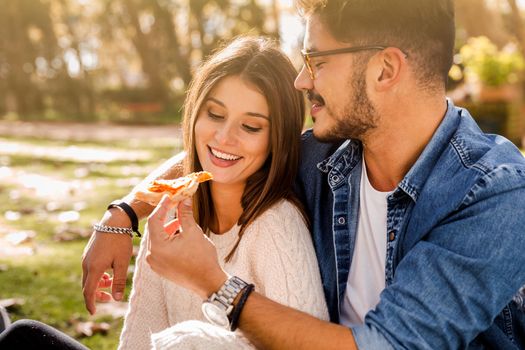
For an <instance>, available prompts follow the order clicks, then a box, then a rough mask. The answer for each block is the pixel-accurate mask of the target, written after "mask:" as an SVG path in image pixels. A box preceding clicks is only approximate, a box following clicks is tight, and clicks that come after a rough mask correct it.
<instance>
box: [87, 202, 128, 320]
mask: <svg viewBox="0 0 525 350" xmlns="http://www.w3.org/2000/svg"><path fill="white" fill-rule="evenodd" d="M102 223H103V224H104V225H108V226H115V227H130V222H129V219H128V217H127V216H126V214H125V213H124V212H122V211H121V210H119V209H117V208H115V209H111V210H110V211H108V212H106V215H105V216H104V218H103V219H102ZM132 253H133V243H132V240H131V238H130V237H129V236H127V235H122V234H114V233H103V232H93V234H92V235H91V238H90V239H89V242H88V243H87V245H86V247H85V248H84V254H83V256H82V291H83V293H84V302H85V304H86V308H87V310H88V311H89V313H90V314H94V313H95V312H96V306H95V301H96V299H97V298H96V296H97V293H99V294H100V292H98V291H97V288H98V287H99V283H100V281H101V279H103V275H104V272H105V271H106V270H109V269H113V279H112V283H111V287H112V290H111V292H112V296H113V298H114V299H115V300H122V297H123V295H124V289H125V287H126V277H127V272H128V265H129V261H130V259H131V255H132ZM98 298H99V299H108V298H100V296H99V297H98Z"/></svg>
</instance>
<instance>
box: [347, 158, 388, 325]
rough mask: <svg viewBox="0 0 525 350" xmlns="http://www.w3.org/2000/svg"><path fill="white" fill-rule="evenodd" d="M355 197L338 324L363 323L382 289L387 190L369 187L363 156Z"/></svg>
mask: <svg viewBox="0 0 525 350" xmlns="http://www.w3.org/2000/svg"><path fill="white" fill-rule="evenodd" d="M359 191H360V198H359V219H358V226H357V237H356V240H355V247H354V255H353V258H352V266H351V267H350V273H349V275H348V282H347V285H346V293H345V296H344V299H343V303H342V308H341V318H340V323H341V324H342V325H345V326H348V327H351V326H356V325H360V324H363V322H364V319H365V315H366V314H367V313H368V311H370V310H372V309H374V308H375V306H376V305H377V304H378V302H379V294H380V293H381V291H382V290H383V289H384V288H385V259H386V240H387V237H386V231H387V226H386V215H387V197H388V195H389V194H390V192H380V191H377V190H376V189H375V188H373V187H372V185H371V184H370V181H369V180H368V175H367V173H366V166H365V162H364V159H363V170H362V172H361V185H360V190H359Z"/></svg>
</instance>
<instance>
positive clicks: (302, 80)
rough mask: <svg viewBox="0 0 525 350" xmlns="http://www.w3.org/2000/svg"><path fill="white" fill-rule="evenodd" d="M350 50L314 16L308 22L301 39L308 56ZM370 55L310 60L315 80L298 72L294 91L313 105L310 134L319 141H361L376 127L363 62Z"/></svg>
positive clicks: (305, 71)
mask: <svg viewBox="0 0 525 350" xmlns="http://www.w3.org/2000/svg"><path fill="white" fill-rule="evenodd" d="M349 46H351V45H350V44H348V43H342V42H339V41H337V40H336V39H334V38H333V37H332V35H331V34H330V33H329V32H328V31H327V30H326V29H325V28H324V26H323V24H322V23H321V21H319V19H318V18H317V17H316V16H312V17H310V18H309V19H308V20H307V22H306V33H305V38H304V50H306V51H307V52H312V51H326V50H333V49H339V48H344V47H349ZM372 53H373V52H372ZM357 55H361V56H360V57H358V56H357ZM363 55H368V56H363ZM369 55H370V52H356V53H345V54H338V55H328V56H321V57H313V58H311V67H312V70H313V72H314V75H315V77H314V79H312V78H311V76H310V74H309V72H308V70H307V69H306V67H303V69H302V70H301V71H300V72H299V75H298V76H297V78H296V80H295V87H296V88H297V89H298V90H304V91H306V92H307V97H308V99H309V100H310V102H311V103H312V106H311V115H312V119H313V121H314V127H313V132H314V136H315V137H316V138H317V139H318V140H320V141H324V142H330V141H336V140H341V139H348V138H354V139H358V140H363V137H365V136H366V135H367V134H368V132H369V131H370V130H372V129H374V128H375V127H376V126H377V123H378V121H379V116H378V115H377V112H376V110H375V108H374V105H373V104H372V102H371V101H370V99H369V97H368V92H367V83H366V69H367V60H366V59H364V58H366V57H370V56H369ZM359 58H361V59H359Z"/></svg>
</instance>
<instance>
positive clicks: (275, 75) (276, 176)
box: [183, 37, 306, 261]
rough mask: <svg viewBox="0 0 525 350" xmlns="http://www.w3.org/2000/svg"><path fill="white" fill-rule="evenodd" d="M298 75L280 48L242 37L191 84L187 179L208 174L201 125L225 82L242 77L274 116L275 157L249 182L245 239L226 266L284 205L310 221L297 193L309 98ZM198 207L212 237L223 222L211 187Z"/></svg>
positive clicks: (201, 192)
mask: <svg viewBox="0 0 525 350" xmlns="http://www.w3.org/2000/svg"><path fill="white" fill-rule="evenodd" d="M296 75H297V71H296V70H295V68H294V67H293V65H292V63H291V62H290V60H289V59H288V58H287V57H286V56H285V55H284V54H283V53H282V52H281V51H280V50H279V49H278V48H277V46H276V44H275V42H273V41H271V40H270V39H266V38H261V37H239V38H237V39H235V40H233V41H232V42H231V43H230V44H229V45H227V46H225V47H224V48H222V49H220V50H219V51H217V52H215V53H214V54H213V55H212V56H211V57H210V58H208V59H207V60H206V61H205V62H204V63H203V64H202V65H201V66H200V67H199V68H198V69H197V72H196V75H195V77H194V79H193V81H192V83H191V84H190V87H189V91H188V94H187V97H186V101H185V103H184V120H183V128H184V147H185V149H186V151H187V157H186V160H185V164H184V170H185V172H187V173H188V172H193V171H200V170H202V166H201V164H200V162H199V159H198V156H197V151H196V148H195V122H196V120H197V117H198V115H199V111H200V109H201V106H202V104H203V102H204V101H205V100H206V98H207V96H208V94H209V93H210V91H211V90H212V89H213V88H214V87H215V86H216V85H217V83H218V82H219V81H220V80H222V79H224V78H225V77H228V76H238V77H240V78H241V79H242V80H243V81H245V82H247V83H249V84H250V85H253V86H254V87H256V88H257V89H258V90H259V92H260V93H261V94H262V95H264V96H265V98H266V101H267V103H268V107H269V110H270V154H269V156H268V158H267V159H266V162H265V163H264V165H263V166H262V167H261V168H260V169H259V170H258V171H257V172H255V173H254V174H253V175H251V176H250V177H249V178H248V180H247V183H246V187H245V189H244V193H243V195H242V199H241V205H242V208H243V212H242V214H241V216H240V218H239V221H238V224H239V225H240V226H241V228H240V231H239V239H238V240H237V243H236V244H235V246H234V248H233V249H232V250H231V251H230V253H229V254H228V256H227V257H226V259H225V260H226V261H230V260H231V258H232V256H233V254H234V252H235V250H236V249H237V246H238V245H239V242H240V239H241V238H242V235H243V233H244V232H245V230H246V227H247V226H248V225H250V224H251V223H252V222H253V221H254V220H255V219H257V218H258V217H259V216H260V215H261V214H262V213H263V212H264V211H266V210H267V209H269V208H270V207H271V206H272V205H274V204H275V203H277V202H278V201H279V200H281V199H283V198H285V199H288V200H290V201H291V202H293V203H294V204H295V205H296V206H297V207H298V208H299V209H300V210H301V212H302V213H303V217H304V218H305V220H306V216H305V215H304V211H303V210H302V207H301V205H300V203H299V201H298V200H297V199H296V198H295V197H294V195H293V192H292V185H293V181H294V178H295V175H296V173H297V168H298V164H299V147H300V135H301V130H302V126H303V123H304V112H305V107H304V99H303V96H302V94H301V92H299V91H297V90H295V88H294V85H293V83H294V79H295V77H296ZM193 203H194V204H193V205H194V213H195V220H196V221H197V222H198V224H199V225H200V227H201V228H202V229H203V230H204V232H208V231H209V229H210V227H211V226H212V225H213V223H214V222H215V221H214V220H217V218H216V217H215V210H214V208H213V201H212V199H211V192H210V186H209V184H208V183H203V184H201V185H200V186H199V189H198V191H197V193H196V195H195V200H194V201H193Z"/></svg>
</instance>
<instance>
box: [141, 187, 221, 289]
mask: <svg viewBox="0 0 525 350" xmlns="http://www.w3.org/2000/svg"><path fill="white" fill-rule="evenodd" d="M175 206H177V203H175V202H172V201H171V200H170V199H169V197H168V196H164V198H163V199H162V201H161V202H160V203H159V205H158V206H157V208H156V209H155V211H154V212H153V213H152V214H151V216H150V217H149V218H148V223H147V228H146V229H147V230H148V240H149V241H148V253H147V255H146V261H147V262H148V264H149V265H150V266H151V268H152V270H153V271H155V272H156V273H158V274H159V275H161V276H163V277H164V278H166V279H169V280H171V281H173V282H175V283H177V284H179V285H181V286H183V287H185V288H187V289H190V290H192V291H194V292H195V293H197V294H198V295H199V296H200V297H201V298H202V299H206V298H208V296H209V295H211V294H212V293H213V292H215V291H217V290H219V288H220V287H221V286H222V284H223V283H224V282H225V281H226V279H227V274H226V273H225V272H224V271H223V270H222V268H221V267H220V265H219V262H218V258H217V251H216V249H215V246H214V245H213V243H212V242H211V241H210V240H209V238H208V237H207V236H206V235H204V233H203V232H202V230H201V228H200V227H199V226H198V225H197V223H196V222H195V219H194V217H193V211H192V205H191V200H189V199H187V200H185V201H184V202H181V203H180V204H179V205H178V219H175V220H172V221H170V222H168V223H167V224H166V223H165V222H166V217H167V215H168V212H169V211H170V209H172V208H173V207H175ZM179 229H180V230H179ZM177 231H179V232H178V233H175V232H177Z"/></svg>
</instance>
